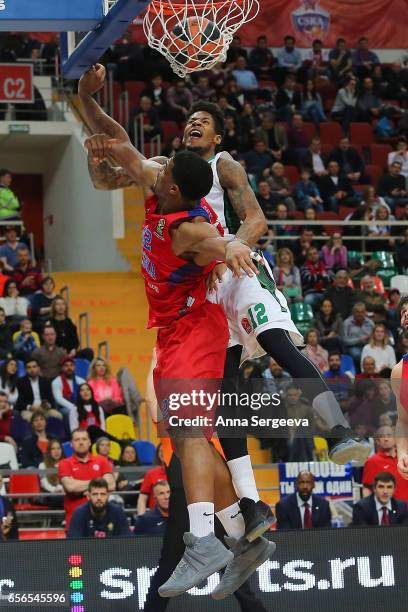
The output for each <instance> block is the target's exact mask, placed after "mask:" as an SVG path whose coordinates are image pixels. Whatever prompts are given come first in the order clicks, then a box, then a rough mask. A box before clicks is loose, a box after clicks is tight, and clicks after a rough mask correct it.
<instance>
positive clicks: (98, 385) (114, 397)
mask: <svg viewBox="0 0 408 612" xmlns="http://www.w3.org/2000/svg"><path fill="white" fill-rule="evenodd" d="M88 383H89V386H90V387H91V388H92V391H93V393H94V396H95V400H96V401H97V402H98V404H100V405H101V406H102V407H103V409H104V410H105V412H112V411H115V410H116V409H117V408H119V407H122V406H123V405H124V403H125V400H124V397H123V393H122V389H121V388H120V386H119V383H118V381H117V380H116V378H115V377H114V376H113V375H112V372H111V369H110V365H109V363H108V362H107V361H105V359H102V358H100V357H98V359H94V361H93V362H92V363H91V366H90V368H89V378H88Z"/></svg>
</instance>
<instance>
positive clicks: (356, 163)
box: [330, 136, 369, 184]
mask: <svg viewBox="0 0 408 612" xmlns="http://www.w3.org/2000/svg"><path fill="white" fill-rule="evenodd" d="M330 161H335V162H337V163H338V165H339V168H340V172H341V173H342V174H343V175H345V176H346V177H347V178H348V180H349V181H350V183H359V184H361V183H368V182H369V179H368V177H365V176H364V162H363V160H362V158H361V157H360V155H359V154H358V151H357V149H355V148H354V147H351V146H350V139H349V138H348V137H347V136H344V137H343V138H342V139H341V140H340V143H339V146H338V147H336V148H335V149H334V151H333V152H332V153H331V155H330Z"/></svg>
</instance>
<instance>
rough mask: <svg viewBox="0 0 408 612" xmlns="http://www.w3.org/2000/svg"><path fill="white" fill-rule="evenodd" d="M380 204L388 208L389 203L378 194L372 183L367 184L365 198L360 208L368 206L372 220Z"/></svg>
mask: <svg viewBox="0 0 408 612" xmlns="http://www.w3.org/2000/svg"><path fill="white" fill-rule="evenodd" d="M380 206H385V208H388V205H387V204H386V203H385V201H384V199H383V198H381V197H380V196H378V195H377V192H376V190H375V187H373V186H372V185H367V187H365V189H364V191H363V200H362V202H361V204H360V206H359V207H358V208H362V209H363V208H364V207H366V208H367V209H368V212H369V215H368V219H369V220H372V219H374V218H375V213H376V212H377V209H378V208H379V207H380Z"/></svg>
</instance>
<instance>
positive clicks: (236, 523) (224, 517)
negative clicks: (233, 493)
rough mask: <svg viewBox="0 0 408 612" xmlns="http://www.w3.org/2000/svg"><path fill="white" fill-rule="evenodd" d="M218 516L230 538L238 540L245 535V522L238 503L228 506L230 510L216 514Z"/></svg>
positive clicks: (226, 509)
mask: <svg viewBox="0 0 408 612" xmlns="http://www.w3.org/2000/svg"><path fill="white" fill-rule="evenodd" d="M216 515H217V516H218V518H219V519H220V521H221V523H222V526H223V527H224V529H225V531H226V532H227V534H228V535H229V536H232V537H233V538H236V539H237V540H238V539H239V538H241V537H242V536H243V535H244V533H245V521H244V517H243V516H242V514H241V510H240V508H239V505H238V502H235V504H232V505H231V506H228V508H224V509H223V510H220V511H219V512H216Z"/></svg>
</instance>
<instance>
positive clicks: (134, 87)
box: [125, 81, 146, 109]
mask: <svg viewBox="0 0 408 612" xmlns="http://www.w3.org/2000/svg"><path fill="white" fill-rule="evenodd" d="M145 88H146V83H145V82H144V81H126V83H125V89H126V91H127V92H128V94H129V107H130V109H132V108H134V107H135V106H138V104H139V98H140V94H141V93H142V91H143V90H144V89H145Z"/></svg>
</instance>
